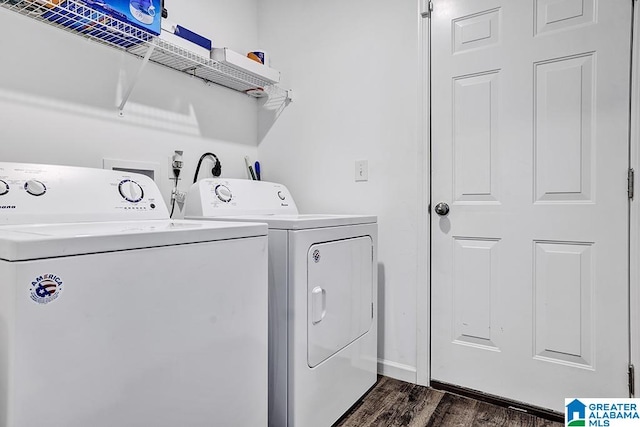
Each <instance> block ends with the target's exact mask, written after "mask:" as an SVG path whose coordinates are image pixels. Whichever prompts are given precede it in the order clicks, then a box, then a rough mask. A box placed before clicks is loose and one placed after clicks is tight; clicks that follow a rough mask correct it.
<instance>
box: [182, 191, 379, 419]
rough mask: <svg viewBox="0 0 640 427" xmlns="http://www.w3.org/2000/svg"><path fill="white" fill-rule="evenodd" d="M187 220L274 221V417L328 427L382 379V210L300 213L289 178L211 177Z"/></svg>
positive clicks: (192, 199)
mask: <svg viewBox="0 0 640 427" xmlns="http://www.w3.org/2000/svg"><path fill="white" fill-rule="evenodd" d="M185 215H186V217H187V218H189V219H204V220H222V221H231V220H233V221H258V222H266V223H267V224H268V226H269V425H270V426H271V427H292V426H295V427H328V426H331V425H332V424H333V423H334V422H335V421H336V420H338V419H339V418H340V417H341V416H342V415H343V414H344V413H345V412H346V411H347V410H348V409H349V408H350V407H351V406H352V405H353V404H354V403H356V402H357V401H358V399H359V398H360V397H361V396H362V395H363V394H364V393H365V392H366V391H367V390H368V389H369V388H371V386H373V385H374V384H375V382H376V378H377V327H376V325H377V223H376V217H375V216H361V215H360V216H359V215H300V214H299V213H298V209H297V207H296V204H295V202H294V201H293V198H292V197H291V194H290V193H289V191H288V190H287V188H286V187H285V186H284V185H281V184H275V183H270V182H264V181H249V180H233V179H205V180H201V181H199V182H198V183H196V184H194V185H193V186H192V187H191V189H190V190H189V193H188V195H187V201H186V207H185Z"/></svg>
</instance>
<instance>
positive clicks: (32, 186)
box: [24, 179, 47, 196]
mask: <svg viewBox="0 0 640 427" xmlns="http://www.w3.org/2000/svg"><path fill="white" fill-rule="evenodd" d="M24 189H25V190H27V193H29V194H31V195H32V196H42V195H43V194H44V193H46V192H47V187H46V186H45V185H44V184H43V183H42V182H40V181H37V180H35V179H30V180H29V181H27V182H25V183H24Z"/></svg>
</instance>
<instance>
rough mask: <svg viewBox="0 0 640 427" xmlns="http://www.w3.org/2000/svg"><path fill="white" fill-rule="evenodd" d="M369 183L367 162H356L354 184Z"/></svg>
mask: <svg viewBox="0 0 640 427" xmlns="http://www.w3.org/2000/svg"><path fill="white" fill-rule="evenodd" d="M358 181H369V161H368V160H356V182H358Z"/></svg>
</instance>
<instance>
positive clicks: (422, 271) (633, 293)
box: [416, 0, 640, 396]
mask: <svg viewBox="0 0 640 427" xmlns="http://www.w3.org/2000/svg"><path fill="white" fill-rule="evenodd" d="M422 3H423V1H422V0H418V9H419V11H420V5H421V4H422ZM632 14H633V16H632V23H633V27H632V46H631V47H632V51H631V70H630V76H629V78H630V80H631V82H630V84H631V88H630V90H631V99H630V123H629V125H630V126H629V167H630V168H632V169H634V170H635V171H636V175H637V178H636V179H635V181H636V183H635V188H636V190H635V193H636V194H635V197H634V198H633V199H632V200H630V203H629V295H628V300H629V316H628V318H629V340H630V342H629V360H630V363H631V364H632V365H634V366H635V367H636V368H637V369H638V374H637V375H635V378H634V380H635V381H634V389H635V396H640V64H639V62H640V8H639V7H635V1H632ZM419 37H420V56H421V61H420V63H421V71H420V74H419V75H420V80H421V81H420V82H419V85H420V88H421V90H420V93H421V96H420V104H421V105H420V106H419V111H420V119H419V127H420V129H419V136H420V138H419V139H420V143H419V144H418V162H419V165H418V166H419V168H418V172H419V179H420V183H419V184H420V185H418V188H419V190H421V193H420V195H419V197H420V203H419V209H420V212H419V214H420V215H419V218H420V219H421V220H420V221H419V223H418V227H419V230H418V236H419V243H418V263H417V264H418V271H417V273H418V276H417V277H418V286H417V290H416V305H417V307H416V309H417V310H416V313H417V314H416V323H417V324H416V339H417V340H416V383H417V384H419V385H423V386H429V385H430V382H431V366H430V364H431V217H430V212H429V204H430V202H431V72H430V71H431V19H430V18H422V19H420V24H419ZM621 369H624V367H621Z"/></svg>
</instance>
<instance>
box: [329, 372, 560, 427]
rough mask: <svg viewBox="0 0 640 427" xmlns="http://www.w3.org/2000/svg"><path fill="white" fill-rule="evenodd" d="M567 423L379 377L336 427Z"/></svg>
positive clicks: (544, 426) (554, 426) (556, 426)
mask: <svg viewBox="0 0 640 427" xmlns="http://www.w3.org/2000/svg"><path fill="white" fill-rule="evenodd" d="M563 425H564V424H563V423H559V422H553V421H549V420H546V419H543V418H538V417H535V416H533V415H530V414H527V413H524V412H521V411H518V410H515V409H509V408H504V407H501V406H496V405H492V404H490V403H486V402H481V401H478V400H473V399H469V398H466V397H462V396H458V395H456V394H452V393H449V392H444V391H439V390H434V389H432V388H427V387H422V386H418V385H415V384H409V383H405V382H402V381H398V380H395V379H392V378H388V377H378V382H377V384H376V385H375V386H374V387H373V388H372V389H371V390H370V391H369V392H368V393H367V394H366V395H365V396H364V397H363V398H362V399H361V400H360V401H359V402H358V403H356V404H355V405H354V406H353V407H352V408H351V409H350V410H349V412H347V413H346V414H345V415H344V417H342V418H341V419H340V420H339V421H338V422H337V423H336V424H334V427H391V426H393V427H400V426H410V427H432V426H433V427H449V426H456V427H466V426H494V427H498V426H501V427H519V426H523V427H525V426H526V427H563Z"/></svg>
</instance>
